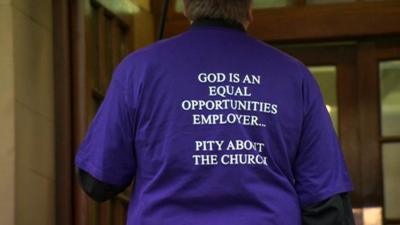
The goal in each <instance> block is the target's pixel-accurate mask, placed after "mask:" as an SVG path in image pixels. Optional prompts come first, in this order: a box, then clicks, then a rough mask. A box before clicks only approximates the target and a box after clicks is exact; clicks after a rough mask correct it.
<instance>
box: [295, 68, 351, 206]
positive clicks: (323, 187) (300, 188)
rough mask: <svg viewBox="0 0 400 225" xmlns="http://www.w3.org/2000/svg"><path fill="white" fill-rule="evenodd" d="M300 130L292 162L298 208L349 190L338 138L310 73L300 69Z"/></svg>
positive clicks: (349, 182)
mask: <svg viewBox="0 0 400 225" xmlns="http://www.w3.org/2000/svg"><path fill="white" fill-rule="evenodd" d="M303 75H304V76H303V82H302V101H303V124H302V131H301V132H302V133H301V138H300V141H299V146H298V149H297V155H296V159H295V163H294V175H295V188H296V191H297V194H298V196H299V200H300V204H301V206H302V207H305V206H309V205H312V204H315V203H318V202H320V201H322V200H325V199H328V198H329V197H331V196H333V195H335V194H338V193H342V192H349V191H351V190H352V184H351V179H350V176H349V173H348V171H347V168H346V165H345V161H344V157H343V153H342V150H341V147H340V144H339V140H338V137H337V135H336V132H335V129H334V127H333V124H332V121H331V119H330V116H329V113H328V110H327V108H326V105H325V103H324V100H323V97H322V93H321V90H320V88H319V86H318V83H317V82H316V80H315V78H314V76H313V75H312V74H311V72H310V71H309V70H308V69H307V68H306V67H305V68H304V69H303Z"/></svg>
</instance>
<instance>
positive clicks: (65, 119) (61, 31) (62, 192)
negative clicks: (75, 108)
mask: <svg viewBox="0 0 400 225" xmlns="http://www.w3.org/2000/svg"><path fill="white" fill-rule="evenodd" d="M53 14H54V15H56V16H55V17H54V23H53V36H54V42H53V49H54V51H53V53H54V87H55V89H54V93H55V103H54V104H55V115H56V117H55V118H56V119H55V149H56V152H55V156H56V162H57V163H56V164H55V167H56V168H55V169H56V174H57V176H55V179H56V193H57V195H56V198H55V204H56V207H55V209H56V210H55V213H56V216H55V217H56V221H55V222H56V224H58V225H70V224H72V215H73V208H72V202H71V199H72V196H73V193H72V179H71V177H72V176H73V175H72V171H73V169H72V158H73V155H72V153H71V149H72V146H71V144H72V136H71V134H72V126H71V125H72V122H71V112H70V109H71V71H70V57H71V55H70V54H71V53H70V42H69V35H70V33H69V29H68V27H69V16H68V15H69V5H68V2H67V1H66V0H53Z"/></svg>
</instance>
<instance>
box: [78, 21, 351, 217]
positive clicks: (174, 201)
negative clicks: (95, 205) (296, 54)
mask: <svg viewBox="0 0 400 225" xmlns="http://www.w3.org/2000/svg"><path fill="white" fill-rule="evenodd" d="M103 138H104V139H105V140H103ZM80 148H81V151H80V152H79V154H78V156H77V158H76V162H77V165H78V167H79V168H81V169H83V170H85V171H87V172H88V173H90V174H92V176H94V177H96V178H97V179H98V180H100V181H102V182H106V183H109V184H112V185H115V186H122V187H125V186H127V185H128V184H129V183H130V182H131V181H132V179H134V180H135V184H134V189H133V193H132V197H131V202H130V206H129V211H128V225H153V224H157V225H172V224H173V225H180V224H182V225H225V224H230V225H246V224H252V225H257V224H259V225H266V224H271V225H272V224H274V225H275V224H276V225H300V224H301V217H302V210H301V209H302V208H305V207H308V206H311V205H313V204H316V203H320V202H321V201H323V200H326V199H328V198H330V197H332V196H334V195H336V194H339V193H343V192H348V191H351V182H350V179H349V176H348V173H347V170H346V168H345V165H344V161H343V156H342V154H341V151H340V146H339V144H338V141H337V137H336V134H335V131H334V129H333V126H332V123H331V121H330V118H329V114H328V112H327V110H326V108H325V105H324V103H323V100H322V96H321V93H320V90H319V88H318V85H317V83H316V81H315V79H314V78H313V77H312V75H311V74H310V72H309V71H308V70H307V68H306V67H305V66H304V65H303V64H302V63H301V62H299V61H298V60H296V59H294V58H292V57H290V56H289V55H287V54H285V53H283V52H281V51H279V50H277V49H275V48H274V47H272V46H270V45H268V44H265V43H263V42H260V41H258V40H256V39H254V38H252V37H250V36H249V35H248V34H247V33H246V32H245V31H244V30H243V28H242V27H241V26H240V25H239V26H238V24H236V23H228V22H226V20H219V19H198V20H196V21H195V22H194V24H193V25H192V27H191V28H190V29H189V30H188V31H186V32H184V33H182V34H180V35H178V36H176V37H173V38H170V39H167V40H164V41H160V42H157V43H156V44H154V45H152V46H150V47H147V48H144V49H141V50H139V51H137V52H134V53H132V54H130V55H129V56H128V57H126V58H125V59H124V60H123V61H122V63H121V64H120V65H119V66H118V68H117V69H116V70H115V73H114V77H113V80H112V83H111V85H110V87H109V90H108V92H107V96H106V99H105V101H104V102H103V104H102V106H101V108H100V110H99V113H98V114H97V115H96V118H95V120H94V121H93V123H92V126H91V129H90V131H89V133H88V135H87V137H86V138H85V140H84V142H83V143H82V145H81V147H80ZM95 148H98V149H100V150H92V149H95ZM105 149H108V150H107V151H105ZM111 149H112V151H110V150H111ZM321 225H322V224H321Z"/></svg>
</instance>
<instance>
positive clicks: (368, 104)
mask: <svg viewBox="0 0 400 225" xmlns="http://www.w3.org/2000/svg"><path fill="white" fill-rule="evenodd" d="M357 79H358V82H359V88H358V96H359V112H360V116H359V121H360V141H361V145H360V149H361V152H360V153H361V170H362V171H363V174H362V185H363V193H362V196H363V200H364V202H363V205H364V206H381V205H382V166H381V154H380V146H379V141H378V139H379V105H378V102H379V86H378V84H379V80H378V64H377V61H376V51H375V44H374V43H373V42H363V43H361V44H360V49H359V52H358V78H357Z"/></svg>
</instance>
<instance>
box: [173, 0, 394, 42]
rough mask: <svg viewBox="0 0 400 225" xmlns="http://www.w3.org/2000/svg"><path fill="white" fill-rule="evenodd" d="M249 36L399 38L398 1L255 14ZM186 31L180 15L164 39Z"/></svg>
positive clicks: (186, 24)
mask: <svg viewBox="0 0 400 225" xmlns="http://www.w3.org/2000/svg"><path fill="white" fill-rule="evenodd" d="M254 15H255V21H254V23H253V24H252V25H251V26H250V30H249V32H250V33H251V34H252V35H254V36H256V37H257V38H259V39H262V40H265V41H281V42H288V41H295V40H296V41H302V40H307V41H311V40H314V41H315V40H320V39H334V38H335V39H340V38H346V37H357V36H371V35H382V34H385V35H387V34H400V26H399V25H398V24H399V22H398V21H400V1H379V2H356V3H347V4H328V5H313V6H304V7H286V8H273V9H262V10H255V11H254ZM188 27H189V22H188V21H187V19H186V18H185V17H184V16H183V15H175V16H174V17H172V18H170V20H169V21H168V23H167V27H166V36H173V35H176V34H179V33H181V32H183V31H184V30H186V29H187V28H188Z"/></svg>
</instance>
